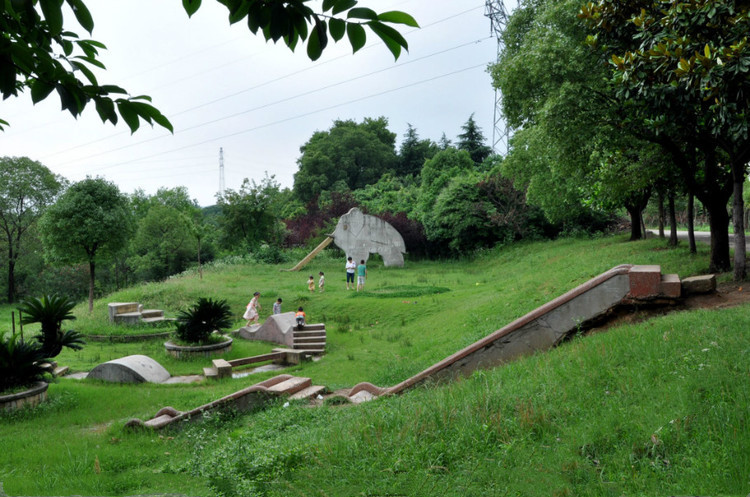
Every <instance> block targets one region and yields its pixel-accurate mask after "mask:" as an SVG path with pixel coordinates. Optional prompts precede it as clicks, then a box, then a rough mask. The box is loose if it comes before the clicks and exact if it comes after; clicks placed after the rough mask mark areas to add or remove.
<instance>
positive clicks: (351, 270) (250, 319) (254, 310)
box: [242, 257, 367, 327]
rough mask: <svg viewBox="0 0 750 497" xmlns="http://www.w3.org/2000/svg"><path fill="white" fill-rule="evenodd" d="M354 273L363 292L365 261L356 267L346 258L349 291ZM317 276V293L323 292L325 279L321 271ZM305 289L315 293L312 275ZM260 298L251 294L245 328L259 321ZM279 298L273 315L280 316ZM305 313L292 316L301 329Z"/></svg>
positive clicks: (353, 287) (299, 309) (258, 294)
mask: <svg viewBox="0 0 750 497" xmlns="http://www.w3.org/2000/svg"><path fill="white" fill-rule="evenodd" d="M355 272H356V274H357V286H356V289H357V291H360V290H364V289H365V278H366V277H367V266H366V265H365V261H364V260H362V261H360V263H359V265H357V264H356V263H355V262H354V261H353V260H352V258H351V257H349V258H347V263H346V289H347V290H349V289H350V287H349V284H350V282H351V289H352V290H354V289H355V286H354V275H355ZM318 275H319V276H320V277H319V278H318V291H319V292H321V293H322V292H324V291H325V285H326V278H325V275H324V274H323V271H321V272H319V273H318ZM307 289H308V290H310V291H311V292H314V291H315V278H313V275H312V274H311V275H310V279H308V280H307ZM259 298H260V292H255V293H254V294H253V298H252V300H250V302H249V303H248V304H247V309H246V310H245V314H243V316H242V317H243V318H245V319H247V324H246V325H245V326H250V325H251V324H253V323H257V322H258V319H259V314H258V311H260V302H258V299H259ZM281 302H282V300H281V298H278V299H276V302H275V303H274V304H273V313H274V314H281ZM305 317H306V316H305V311H304V309H302V307H300V308H298V309H297V312H296V313H295V314H294V319H295V320H296V321H297V325H298V326H300V327H302V326H304V325H305Z"/></svg>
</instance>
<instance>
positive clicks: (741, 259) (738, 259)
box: [732, 174, 747, 281]
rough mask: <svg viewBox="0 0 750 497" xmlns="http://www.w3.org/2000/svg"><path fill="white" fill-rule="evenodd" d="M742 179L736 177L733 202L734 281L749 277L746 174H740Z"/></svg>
mask: <svg viewBox="0 0 750 497" xmlns="http://www.w3.org/2000/svg"><path fill="white" fill-rule="evenodd" d="M740 176H741V177H740V178H739V179H740V181H737V177H736V176H735V178H734V201H733V202H732V224H733V226H734V281H744V280H745V278H746V277H747V270H746V268H745V251H746V248H745V216H744V214H745V201H744V199H743V198H742V184H743V182H744V174H742V175H740Z"/></svg>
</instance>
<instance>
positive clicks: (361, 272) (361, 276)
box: [357, 259, 367, 291]
mask: <svg viewBox="0 0 750 497" xmlns="http://www.w3.org/2000/svg"><path fill="white" fill-rule="evenodd" d="M365 279H367V266H365V260H364V259H362V260H361V261H359V266H357V291H360V290H362V291H364V290H365Z"/></svg>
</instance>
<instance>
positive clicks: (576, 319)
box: [348, 264, 681, 402]
mask: <svg viewBox="0 0 750 497" xmlns="http://www.w3.org/2000/svg"><path fill="white" fill-rule="evenodd" d="M680 293H681V283H680V279H679V277H677V275H662V274H661V268H660V267H659V266H633V265H629V264H628V265H622V266H617V267H615V268H612V269H610V270H609V271H607V272H605V273H602V274H600V275H599V276H597V277H595V278H592V279H591V280H589V281H587V282H586V283H584V284H582V285H580V286H578V287H576V288H574V289H573V290H570V291H569V292H567V293H565V294H563V295H561V296H560V297H557V298H556V299H554V300H552V301H550V302H548V303H546V304H544V305H543V306H541V307H538V308H537V309H535V310H533V311H531V312H530V313H528V314H526V315H525V316H523V317H521V318H519V319H517V320H515V321H513V322H512V323H510V324H508V325H507V326H505V327H503V328H501V329H499V330H497V331H495V332H493V333H491V334H490V335H488V336H486V337H484V338H483V339H481V340H479V341H477V342H476V343H474V344H472V345H470V346H468V347H466V348H464V349H462V350H459V351H458V352H456V353H455V354H453V355H451V356H449V357H446V358H445V359H443V360H442V361H440V362H438V363H436V364H434V365H432V366H430V367H429V368H427V369H425V370H424V371H422V372H421V373H419V374H417V375H415V376H412V377H411V378H408V379H406V380H404V381H402V382H401V383H399V384H397V385H394V386H392V387H390V388H383V387H378V386H375V385H372V384H371V383H360V384H358V385H356V386H355V387H354V388H352V389H351V390H350V392H349V394H348V397H349V398H350V400H352V401H353V402H354V401H356V400H357V399H359V398H362V397H363V396H365V397H368V396H370V397H376V396H379V395H385V394H396V393H400V392H403V391H404V390H406V389H408V388H411V387H413V386H414V385H417V384H419V383H422V382H423V381H426V380H428V379H430V380H445V379H451V378H455V377H457V376H462V375H464V376H466V375H469V374H471V373H472V372H473V371H474V370H476V369H480V368H482V369H486V368H492V367H495V366H497V365H500V364H502V363H505V362H508V361H510V360H513V359H515V358H517V357H520V356H523V355H529V354H533V353H535V352H539V351H543V350H547V349H549V348H551V347H554V346H555V345H557V344H558V343H560V341H562V340H563V339H564V338H565V337H566V336H568V335H569V334H571V333H574V332H575V331H576V330H578V329H579V328H580V326H581V325H582V324H584V323H586V322H591V321H592V320H594V319H596V318H599V317H602V316H603V315H605V314H606V313H608V312H610V311H611V310H613V309H615V308H617V307H618V306H621V305H627V304H635V303H643V304H645V303H652V304H654V303H666V302H670V301H675V300H676V299H678V298H679V297H680Z"/></svg>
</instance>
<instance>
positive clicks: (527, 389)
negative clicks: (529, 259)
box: [184, 307, 750, 496]
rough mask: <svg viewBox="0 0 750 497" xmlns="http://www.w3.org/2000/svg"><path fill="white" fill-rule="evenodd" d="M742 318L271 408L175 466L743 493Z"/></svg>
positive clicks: (705, 317) (305, 489) (351, 488)
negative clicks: (362, 400) (426, 382)
mask: <svg viewBox="0 0 750 497" xmlns="http://www.w3.org/2000/svg"><path fill="white" fill-rule="evenodd" d="M748 326H750V318H748V316H747V308H746V307H741V308H735V309H731V310H721V311H715V312H710V311H699V312H689V313H681V314H673V315H670V316H667V317H663V318H660V319H657V320H655V321H649V322H645V323H642V324H640V325H637V326H624V327H620V328H615V329H613V330H610V331H609V332H608V333H606V334H600V335H595V336H590V337H586V338H578V339H574V340H573V341H572V342H570V343H568V344H566V345H564V346H563V347H561V348H559V349H557V350H555V351H552V352H550V353H545V354H540V355H538V356H535V357H533V358H529V359H526V360H522V361H518V362H516V363H513V364H510V365H508V366H505V367H502V368H497V369H494V370H490V371H479V372H476V373H475V374H474V375H473V376H472V377H471V378H470V379H468V380H466V381H459V382H454V383H452V384H449V385H445V386H438V387H427V388H423V389H420V390H418V391H413V392H410V393H407V394H405V395H403V396H401V397H397V398H388V399H380V400H378V401H375V402H373V403H371V404H367V405H363V406H360V407H358V408H353V409H346V408H325V407H324V408H319V409H316V410H312V411H311V410H310V409H307V408H303V407H294V406H291V407H288V408H283V407H277V408H275V409H274V410H272V411H268V412H265V413H261V414H258V415H256V416H253V417H252V418H245V419H243V420H242V421H240V422H237V423H234V424H233V425H232V428H230V429H231V433H230V432H228V429H224V430H223V433H221V434H216V432H211V433H212V434H211V435H210V437H208V438H210V440H211V443H205V444H204V443H201V446H203V447H205V448H206V449H207V450H203V451H195V452H194V454H195V456H194V457H193V460H192V462H190V463H189V464H188V465H187V466H186V468H184V470H185V471H188V472H193V473H195V474H200V475H202V476H204V477H206V478H208V480H209V482H210V485H211V487H212V489H213V490H214V491H215V492H216V495H225V496H230V495H267V496H282V495H283V496H289V495H300V496H303V495H311V494H313V493H316V492H320V493H321V494H325V495H329V496H339V495H340V496H345V495H354V494H363V495H381V494H394V493H395V494H398V495H402V494H403V495H441V496H449V495H450V496H452V495H455V496H459V495H472V494H473V495H480V494H481V495H500V494H502V495H505V494H511V495H592V496H593V495H597V496H599V495H674V494H692V493H697V494H702V495H718V494H733V495H745V494H747V492H748V490H750V480H748V475H747V472H746V468H747V467H750V454H749V453H748V452H747V451H746V450H745V449H744V448H745V447H747V445H748V444H749V443H750V432H749V431H748V417H747V412H748V409H749V408H750V386H749V385H748V381H747V379H746V378H747V375H748V372H750V370H748V366H747V364H748V361H747V356H748V354H750V340H749V338H750V337H749V336H748V334H747V333H746V331H745V330H746V329H747V328H748ZM238 425H239V426H238ZM206 436H207V435H204V437H202V438H201V437H198V438H201V441H202V442H206ZM209 447H215V448H214V449H209Z"/></svg>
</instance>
